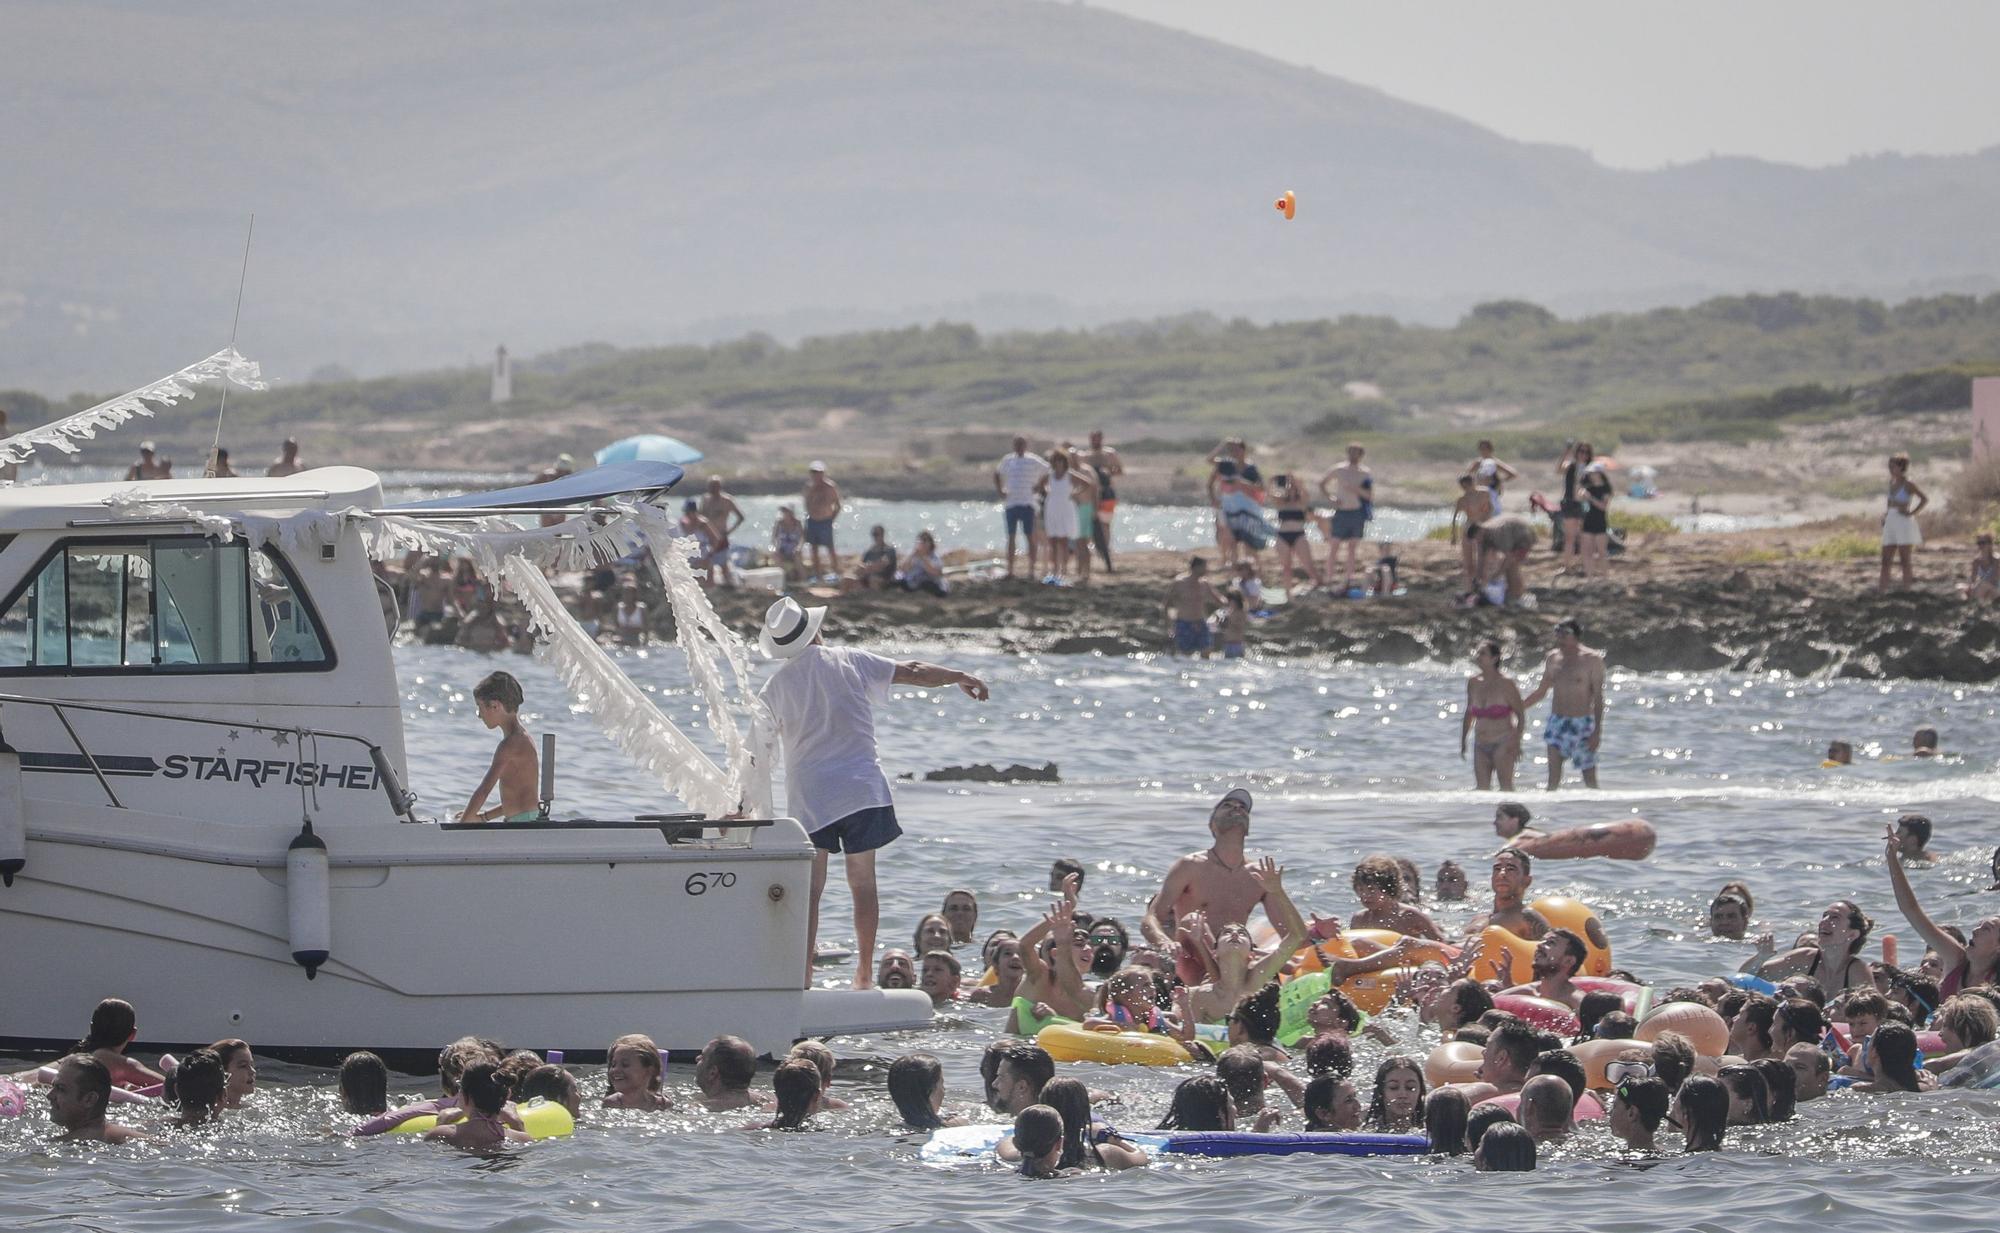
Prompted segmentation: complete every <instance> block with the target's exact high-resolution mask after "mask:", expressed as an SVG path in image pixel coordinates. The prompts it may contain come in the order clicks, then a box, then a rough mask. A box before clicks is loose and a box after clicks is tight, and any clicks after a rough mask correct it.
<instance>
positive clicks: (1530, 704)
mask: <svg viewBox="0 0 2000 1233" xmlns="http://www.w3.org/2000/svg"><path fill="white" fill-rule="evenodd" d="M1550 694H1553V695H1554V701H1553V703H1552V704H1551V705H1550V707H1549V718H1548V721H1547V723H1546V724H1544V725H1543V728H1542V743H1543V744H1544V745H1546V746H1548V756H1549V791H1551V792H1553V791H1555V790H1556V789H1558V788H1560V787H1562V780H1563V763H1564V761H1570V762H1574V763H1576V769H1577V770H1579V771H1581V772H1583V783H1584V786H1585V787H1589V788H1595V787H1596V786H1597V746H1598V742H1599V741H1600V740H1601V739H1602V738H1603V736H1604V652H1602V651H1593V650H1591V649H1590V648H1589V647H1587V646H1585V645H1583V624H1582V622H1580V621H1578V620H1577V619H1576V618H1575V617H1569V618H1567V619H1565V620H1563V621H1562V622H1560V623H1558V624H1557V625H1556V649H1555V650H1553V651H1550V652H1549V655H1548V658H1547V659H1546V660H1544V661H1543V663H1542V680H1541V683H1540V684H1539V685H1536V686H1535V691H1534V692H1533V693H1531V694H1529V695H1528V696H1527V697H1526V698H1525V699H1523V700H1522V702H1521V709H1522V710H1523V711H1530V710H1533V709H1534V707H1535V704H1536V703H1538V702H1540V701H1541V700H1542V698H1543V697H1544V696H1545V695H1550Z"/></svg>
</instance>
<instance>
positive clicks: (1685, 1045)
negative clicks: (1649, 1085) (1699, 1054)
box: [1653, 1032, 1694, 1091]
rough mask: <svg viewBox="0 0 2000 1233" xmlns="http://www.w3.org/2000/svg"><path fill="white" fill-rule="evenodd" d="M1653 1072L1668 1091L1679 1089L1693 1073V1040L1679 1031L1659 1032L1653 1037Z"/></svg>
mask: <svg viewBox="0 0 2000 1233" xmlns="http://www.w3.org/2000/svg"><path fill="white" fill-rule="evenodd" d="M1653 1073H1654V1074H1656V1075H1658V1076H1659V1077H1660V1082H1662V1083H1664V1084H1666V1085H1667V1090H1668V1091H1679V1090H1680V1088H1681V1085H1682V1084H1684V1083H1686V1082H1687V1080H1688V1076H1689V1075H1692V1074H1693V1073H1694V1042H1692V1041H1690V1040H1689V1039H1688V1038H1687V1037H1685V1036H1683V1035H1681V1034H1680V1033H1679V1032H1661V1033H1660V1034H1659V1035H1658V1036H1655V1037H1653Z"/></svg>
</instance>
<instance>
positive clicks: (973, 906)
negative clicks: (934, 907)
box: [938, 890, 979, 947]
mask: <svg viewBox="0 0 2000 1233" xmlns="http://www.w3.org/2000/svg"><path fill="white" fill-rule="evenodd" d="M938 914H939V915H940V916H942V917H944V918H945V920H946V921H948V922H950V924H951V944H952V945H953V946H955V947H956V946H965V945H968V944H970V943H971V941H972V936H973V930H975V929H977V928H979V899H978V898H977V897H976V896H975V895H973V893H972V892H971V891H969V890H955V891H952V892H950V893H949V894H947V895H946V896H945V897H944V906H943V907H942V908H940V909H938Z"/></svg>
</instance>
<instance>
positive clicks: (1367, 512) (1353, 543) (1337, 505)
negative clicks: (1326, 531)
mask: <svg viewBox="0 0 2000 1233" xmlns="http://www.w3.org/2000/svg"><path fill="white" fill-rule="evenodd" d="M1366 452H1367V451H1365V450H1363V449H1362V448H1361V447H1360V446H1358V445H1350V446H1348V447H1347V462H1346V463H1345V464H1344V465H1342V466H1338V467H1335V468H1334V469H1333V470H1331V471H1328V472H1327V473H1326V474H1325V475H1323V476H1321V477H1320V481H1319V494H1320V495H1321V496H1322V497H1326V498H1328V499H1329V500H1331V501H1332V502H1333V528H1332V530H1333V547H1332V548H1330V549H1329V550H1328V552H1327V558H1326V576H1327V577H1329V578H1331V577H1333V562H1334V558H1336V557H1338V556H1339V555H1340V546H1341V545H1342V544H1346V545H1347V574H1346V577H1345V580H1344V581H1342V582H1341V584H1340V593H1341V594H1342V595H1350V594H1352V593H1353V591H1354V571H1355V568H1356V563H1355V557H1356V555H1357V554H1358V553H1359V552H1360V550H1361V538H1362V536H1363V535H1365V534H1366V533H1367V531H1368V520H1369V519H1370V518H1373V517H1374V516H1375V510H1374V504H1375V477H1374V475H1373V474H1372V473H1370V471H1369V470H1368V468H1367V467H1364V466H1362V465H1361V457H1362V455H1363V454H1364V453H1366Z"/></svg>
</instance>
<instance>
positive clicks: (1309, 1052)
mask: <svg viewBox="0 0 2000 1233" xmlns="http://www.w3.org/2000/svg"><path fill="white" fill-rule="evenodd" d="M1353 1073H1354V1049H1353V1047H1352V1046H1350V1045H1349V1044H1348V1043H1347V1042H1346V1041H1345V1040H1343V1039H1341V1038H1340V1037H1338V1036H1333V1035H1320V1036H1315V1037H1313V1038H1312V1039H1311V1040H1310V1041H1308V1042H1307V1043H1306V1074H1308V1075H1312V1076H1319V1075H1330V1076H1332V1077H1333V1078H1336V1079H1345V1078H1347V1077H1349V1076H1350V1075H1352V1074H1353Z"/></svg>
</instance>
